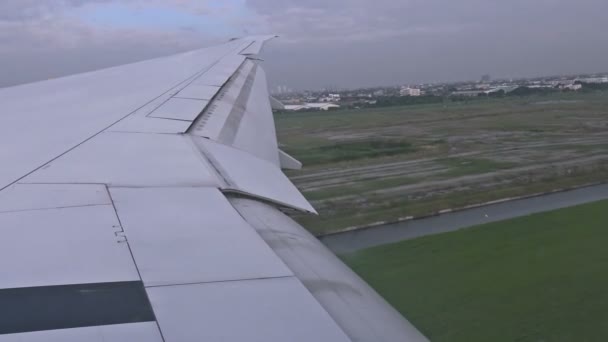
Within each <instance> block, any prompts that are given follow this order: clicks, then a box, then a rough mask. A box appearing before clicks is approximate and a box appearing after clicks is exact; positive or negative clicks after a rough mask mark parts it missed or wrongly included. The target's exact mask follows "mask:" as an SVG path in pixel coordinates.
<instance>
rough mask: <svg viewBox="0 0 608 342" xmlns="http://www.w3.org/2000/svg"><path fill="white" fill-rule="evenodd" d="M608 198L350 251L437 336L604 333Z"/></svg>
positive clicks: (607, 326) (539, 337)
mask: <svg viewBox="0 0 608 342" xmlns="http://www.w3.org/2000/svg"><path fill="white" fill-rule="evenodd" d="M607 246H608V201H602V202H597V203H592V204H587V205H583V206H578V207H572V208H568V209H562V210H558V211H553V212H549V213H542V214H537V215H532V216H528V217H522V218H518V219H513V220H508V221H503V222H498V223H492V224H486V225H482V226H478V227H473V228H470V229H466V230H462V231H458V232H453V233H446V234H440V235H435V236H429V237H424V238H420V239H416V240H411V241H405V242H402V243H397V244H392V245H386V246H381V247H377V248H372V249H369V250H365V251H361V252H358V253H355V254H352V255H347V256H344V260H345V261H346V262H347V263H348V264H349V265H350V266H351V267H352V268H353V269H354V270H355V271H356V272H357V273H359V274H360V275H361V276H362V277H363V278H364V279H365V280H367V281H368V282H369V283H370V284H371V285H372V286H373V287H374V288H375V289H376V290H377V291H378V292H379V293H380V294H382V295H383V296H384V297H385V298H386V299H387V300H388V301H389V302H390V303H392V304H393V305H394V306H395V307H396V308H397V309H398V310H399V311H401V312H402V313H403V314H404V315H405V316H406V317H407V318H408V319H409V320H410V321H411V322H412V323H413V324H414V325H416V326H417V327H418V328H419V329H420V330H421V331H422V332H423V333H424V334H425V335H427V336H428V337H429V338H430V339H431V340H432V341H450V342H454V341H463V342H474V341H483V342H486V341H534V342H538V341H546V342H553V341H607V340H608V272H607V271H606V270H607V269H608V247H607Z"/></svg>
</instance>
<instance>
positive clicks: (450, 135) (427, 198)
mask: <svg viewBox="0 0 608 342" xmlns="http://www.w3.org/2000/svg"><path fill="white" fill-rule="evenodd" d="M275 121H276V125H277V133H278V138H279V142H280V144H281V148H282V149H283V150H284V151H286V152H287V153H289V154H291V155H292V156H293V157H295V158H296V159H299V160H300V161H302V162H303V164H304V168H303V169H302V170H300V171H289V172H287V174H288V176H289V177H290V178H291V179H292V181H293V182H294V184H295V185H296V186H297V187H298V188H299V189H300V190H301V191H302V193H303V194H304V196H306V197H307V198H308V199H309V200H310V201H311V202H312V204H313V206H314V207H315V208H316V209H317V211H318V212H319V213H320V215H319V216H308V215H299V216H294V218H295V219H296V220H298V222H299V223H301V224H302V225H304V226H305V227H307V228H308V229H310V231H311V232H313V233H314V234H318V235H322V234H327V233H329V232H336V231H340V230H343V229H346V228H351V227H354V226H363V225H369V224H371V223H375V222H378V221H395V220H397V219H400V218H403V217H406V216H424V215H428V214H432V213H435V212H437V211H440V210H444V209H450V208H459V207H464V206H468V205H472V204H479V203H483V202H486V201H493V200H498V199H502V198H505V197H512V196H523V195H530V194H534V193H540V192H546V191H552V190H555V189H563V188H569V187H576V186H581V185H586V184H590V183H596V182H602V181H605V180H606V179H608V149H607V148H606V146H608V91H601V92H592V93H574V92H570V93H554V94H549V95H542V96H541V95H538V96H530V97H510V98H499V99H494V98H488V99H475V100H470V101H464V102H447V103H437V104H424V105H409V106H398V107H385V108H380V107H378V108H362V109H351V110H339V111H329V112H312V113H277V114H276V115H275Z"/></svg>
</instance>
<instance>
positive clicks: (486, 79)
mask: <svg viewBox="0 0 608 342" xmlns="http://www.w3.org/2000/svg"><path fill="white" fill-rule="evenodd" d="M491 80H492V77H491V76H490V75H483V76H481V83H489V82H490V81H491Z"/></svg>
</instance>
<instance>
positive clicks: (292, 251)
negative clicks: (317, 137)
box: [0, 37, 426, 342]
mask: <svg viewBox="0 0 608 342" xmlns="http://www.w3.org/2000/svg"><path fill="white" fill-rule="evenodd" d="M270 38H273V37H250V38H243V39H236V40H232V41H230V42H228V43H226V44H223V45H220V46H217V47H212V48H207V49H202V50H197V51H193V52H188V53H184V54H180V55H176V56H171V57H165V58H159V59H154V60H149V61H144V62H139V63H134V64H129V65H125V66H120V67H115V68H110V69H105V70H100V71H95V72H90V73H86V74H80V75H75V76H70V77H65V78H60V79H54V80H48V81H44V82H38V83H32V84H27V85H21V86H16V87H12V88H5V89H0V146H1V149H0V229H1V230H2V233H3V237H2V239H0V271H1V273H0V274H1V275H2V276H1V277H0V342H5V341H28V342H29V341H167V342H173V341H425V340H426V339H425V338H424V337H423V336H422V335H421V334H420V333H419V332H418V331H417V330H416V329H415V328H414V327H413V326H411V325H410V324H409V323H408V322H407V321H406V320H405V319H403V318H402V317H401V316H400V315H399V313H397V312H396V311H395V310H394V309H392V308H391V307H390V306H389V305H388V304H387V303H386V302H385V301H384V300H383V299H382V298H381V297H380V296H378V295H377V294H376V293H375V292H374V291H373V290H372V289H371V288H370V287H369V286H367V285H366V284H365V283H364V282H363V281H362V280H361V279H359V278H358V277H357V276H356V275H355V274H354V273H353V272H352V271H350V270H349V269H348V268H347V267H346V266H344V265H343V264H342V263H341V262H340V261H339V260H338V259H337V258H336V257H335V256H334V255H333V254H331V253H330V252H329V251H328V250H327V249H326V248H325V247H323V245H321V244H320V243H319V242H318V241H317V240H316V239H315V238H314V237H313V236H311V235H310V234H309V233H308V232H307V231H306V230H305V229H303V228H302V227H300V226H299V225H298V224H297V223H295V222H294V221H292V220H291V219H290V218H289V217H288V216H286V215H285V214H284V213H283V211H284V210H286V209H289V210H297V211H301V212H309V213H314V212H315V210H314V209H313V207H312V206H311V205H310V203H308V201H307V200H306V199H305V198H304V197H303V196H302V194H301V193H300V192H299V191H298V189H297V188H296V187H295V186H294V185H293V184H292V183H291V182H290V181H289V180H288V179H287V178H286V177H285V175H284V174H283V172H282V171H281V168H282V167H283V168H289V167H298V166H299V163H298V162H297V161H296V160H294V159H293V158H291V157H289V156H288V155H286V154H285V153H283V152H281V151H280V150H279V149H278V146H277V140H276V133H275V126H274V121H273V115H272V109H271V99H270V97H269V95H268V91H267V84H266V78H265V74H264V71H263V70H262V68H261V67H260V65H259V60H258V59H257V57H256V56H257V55H258V54H259V53H260V50H261V49H262V46H263V44H264V42H265V41H266V40H268V39H270Z"/></svg>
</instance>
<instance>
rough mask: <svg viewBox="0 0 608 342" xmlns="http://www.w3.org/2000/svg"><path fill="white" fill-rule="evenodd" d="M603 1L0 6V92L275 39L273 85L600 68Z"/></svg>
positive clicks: (605, 49)
mask: <svg viewBox="0 0 608 342" xmlns="http://www.w3.org/2000/svg"><path fill="white" fill-rule="evenodd" d="M607 13H608V1H606V0H508V1H505V0H500V1H498V0H373V1H372V0H215V1H214V0H0V87H1V86H7V85H13V84H19V83H25V82H30V81H35V80H41V79H46V78H50V77H57V76H62V75H67V74H72V73H76V72H81V71H86V70H92V69H98V68H102V67H106V66H112V65H117V64H122V63H125V62H132V61H136V60H141V59H145V58H150V57H156V56H160V55H167V54H171V53H174V52H178V51H184V50H189V49H193V48H198V47H203V46H208V45H211V44H214V43H218V42H222V41H226V40H227V39H228V38H231V37H235V36H243V35H248V34H268V33H272V34H274V33H276V34H280V35H281V36H282V38H281V39H279V40H276V41H273V42H271V43H270V44H269V45H268V46H267V48H266V50H265V51H264V58H265V60H266V63H265V66H264V67H265V69H266V70H267V71H268V74H269V82H270V84H271V86H272V87H274V86H276V85H287V86H289V87H292V88H296V89H316V88H321V87H327V86H331V87H346V88H354V87H363V86H374V85H396V84H415V83H421V82H434V81H457V80H473V79H478V78H480V77H481V75H483V74H486V73H489V74H491V75H492V76H494V77H524V76H537V75H553V74H567V73H593V72H603V71H608V58H607V53H608V33H607V32H608V20H606V15H607Z"/></svg>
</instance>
